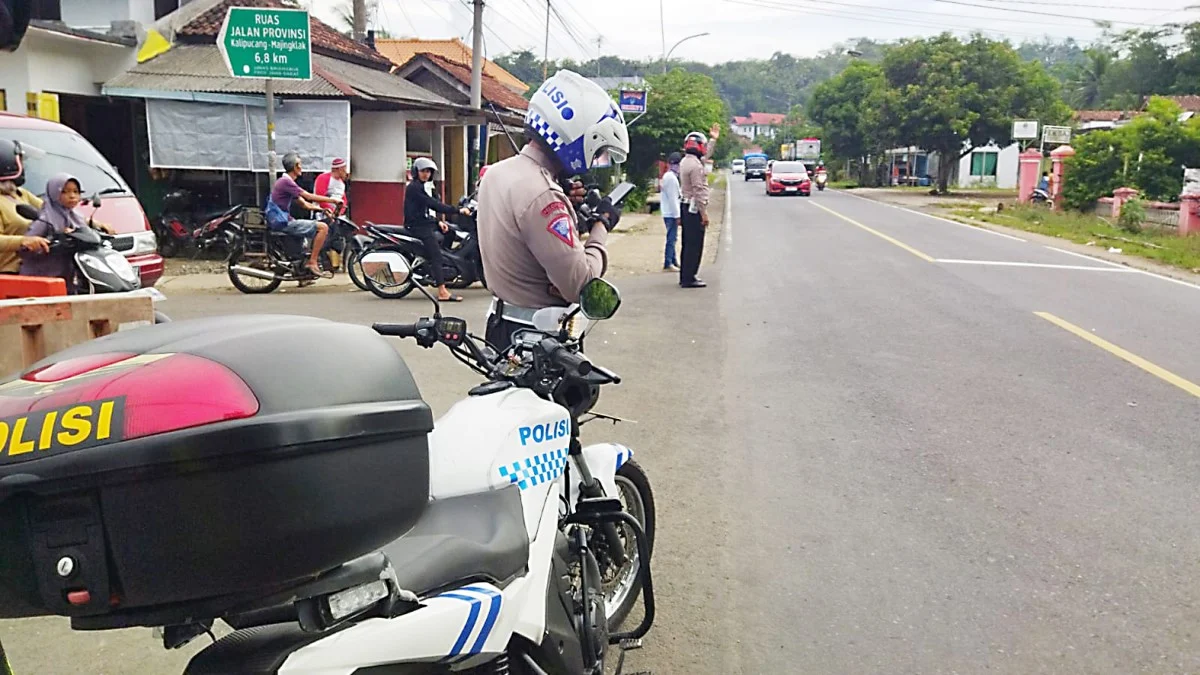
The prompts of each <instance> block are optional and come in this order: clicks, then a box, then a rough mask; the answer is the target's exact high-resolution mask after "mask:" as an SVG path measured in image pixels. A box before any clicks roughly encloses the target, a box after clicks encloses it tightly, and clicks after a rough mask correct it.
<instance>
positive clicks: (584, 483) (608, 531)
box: [570, 420, 650, 567]
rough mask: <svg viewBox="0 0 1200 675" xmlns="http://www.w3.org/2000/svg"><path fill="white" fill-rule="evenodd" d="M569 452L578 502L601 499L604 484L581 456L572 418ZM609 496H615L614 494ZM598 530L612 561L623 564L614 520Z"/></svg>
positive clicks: (608, 521) (602, 524)
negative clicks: (576, 480) (576, 471)
mask: <svg viewBox="0 0 1200 675" xmlns="http://www.w3.org/2000/svg"><path fill="white" fill-rule="evenodd" d="M570 453H571V456H572V457H574V458H575V465H576V466H578V467H579V478H580V482H579V494H580V496H581V497H582V498H583V499H581V500H580V502H581V503H582V502H583V500H586V499H602V498H603V497H604V496H605V495H604V486H603V485H601V484H600V480H599V479H597V478H596V477H595V476H593V475H592V470H591V468H589V467H588V464H587V460H586V459H585V458H584V456H583V444H582V443H580V442H579V423H578V422H575V421H574V420H572V422H571V449H570ZM610 496H611V497H614V498H615V497H616V495H610ZM600 532H601V534H603V535H604V539H605V541H606V542H607V543H608V555H609V557H610V558H611V559H612V561H613V563H615V564H616V565H617V567H620V566H622V565H624V564H625V561H626V560H627V559H628V558H627V557H626V556H625V546H624V545H622V544H621V535H620V534H619V533H618V532H617V526H616V523H615V521H612V520H607V521H604V522H602V523H601V524H600ZM642 560H647V561H648V560H650V558H646V557H643V558H642ZM646 567H648V565H646Z"/></svg>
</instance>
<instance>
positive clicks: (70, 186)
mask: <svg viewBox="0 0 1200 675" xmlns="http://www.w3.org/2000/svg"><path fill="white" fill-rule="evenodd" d="M81 201H83V190H82V188H81V187H80V185H79V179H77V178H75V177H74V176H72V175H70V174H66V173H60V174H57V175H55V176H54V177H53V178H51V179H50V180H49V182H47V183H46V198H45V200H43V202H42V210H41V211H39V212H38V217H37V220H35V221H33V223H31V224H30V225H29V230H28V231H27V232H26V234H27V235H28V236H31V237H44V238H46V239H54V238H55V237H57V236H59V235H62V234H66V233H68V232H74V231H75V230H80V229H83V228H85V227H88V223H87V221H86V220H84V218H83V216H81V215H80V214H79V213H78V212H77V211H75V207H77V206H79V203H80V202H81ZM96 228H97V229H99V230H101V231H104V232H109V233H111V232H112V230H111V229H110V228H108V227H107V226H105V225H102V224H100V223H96ZM21 274H23V275H26V276H36V277H59V278H62V279H63V280H65V281H66V282H67V293H69V294H74V293H75V274H74V271H73V270H72V268H71V256H70V254H69V253H67V252H65V251H51V252H49V253H34V252H22V253H21Z"/></svg>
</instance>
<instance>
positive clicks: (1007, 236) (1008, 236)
mask: <svg viewBox="0 0 1200 675" xmlns="http://www.w3.org/2000/svg"><path fill="white" fill-rule="evenodd" d="M838 192H839V193H841V194H846V195H850V196H851V197H854V198H855V199H862V200H864V201H868V202H873V203H875V204H881V205H883V206H887V207H890V208H893V209H899V210H901V211H907V212H908V213H911V214H913V215H917V216H925V217H926V218H932V219H934V220H940V221H942V222H943V223H950V224H951V225H957V226H959V227H965V228H967V229H968V230H975V231H976V232H983V233H985V234H992V235H995V236H997V237H1004V238H1005V239H1011V240H1013V241H1019V242H1021V243H1025V242H1026V241H1027V240H1025V239H1022V238H1020V237H1014V236H1013V235H1011V234H1005V233H1003V232H997V231H995V230H989V229H987V228H986V227H975V226H974V225H968V224H966V223H960V222H958V221H957V220H950V219H949V218H942V217H940V216H934V215H930V214H928V213H923V212H921V211H914V210H913V209H908V208H905V207H903V206H896V205H895V204H889V203H887V202H881V201H879V200H877V199H871V198H870V197H862V196H859V195H856V194H854V192H853V191H850V190H838Z"/></svg>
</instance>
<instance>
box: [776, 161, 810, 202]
mask: <svg viewBox="0 0 1200 675" xmlns="http://www.w3.org/2000/svg"><path fill="white" fill-rule="evenodd" d="M795 194H798V195H804V196H805V197H808V196H810V195H812V180H811V179H810V178H809V177H808V169H806V168H804V162H792V161H778V162H775V163H774V164H772V165H771V170H770V172H768V173H767V196H768V197H773V196H775V195H795Z"/></svg>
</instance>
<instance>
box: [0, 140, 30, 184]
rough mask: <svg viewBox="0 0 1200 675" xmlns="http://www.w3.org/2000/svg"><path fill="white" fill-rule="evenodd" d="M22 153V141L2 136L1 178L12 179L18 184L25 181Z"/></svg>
mask: <svg viewBox="0 0 1200 675" xmlns="http://www.w3.org/2000/svg"><path fill="white" fill-rule="evenodd" d="M22 155H24V153H23V152H22V151H21V144H20V143H18V142H17V141H10V140H8V139H6V138H0V180H11V181H13V182H14V183H16V184H17V185H21V184H23V183H24V182H25V164H24V162H23V161H22Z"/></svg>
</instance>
